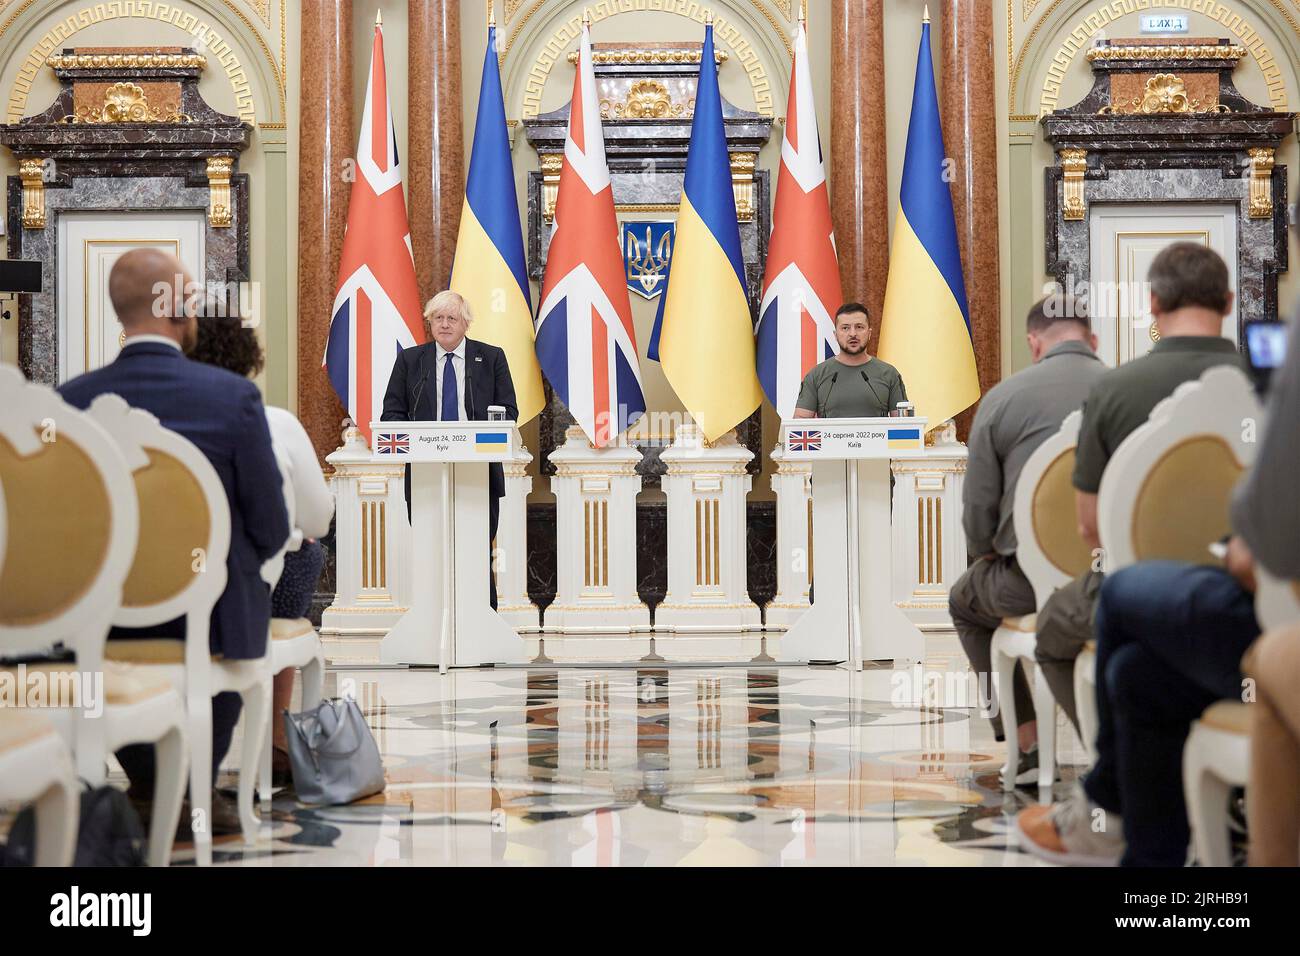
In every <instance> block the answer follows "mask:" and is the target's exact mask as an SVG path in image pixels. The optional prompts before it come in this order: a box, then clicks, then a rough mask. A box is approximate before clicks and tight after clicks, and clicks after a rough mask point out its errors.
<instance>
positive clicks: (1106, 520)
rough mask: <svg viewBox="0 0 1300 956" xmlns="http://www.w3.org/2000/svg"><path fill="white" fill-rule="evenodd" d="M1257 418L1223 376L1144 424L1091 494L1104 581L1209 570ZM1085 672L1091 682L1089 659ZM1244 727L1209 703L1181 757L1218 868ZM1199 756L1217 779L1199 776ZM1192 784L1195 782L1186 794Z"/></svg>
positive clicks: (1242, 716)
mask: <svg viewBox="0 0 1300 956" xmlns="http://www.w3.org/2000/svg"><path fill="white" fill-rule="evenodd" d="M1261 414H1262V413H1261V409H1260V406H1259V402H1258V400H1257V399H1256V397H1255V392H1254V389H1253V388H1252V387H1251V384H1250V380H1249V379H1247V378H1246V376H1245V375H1244V374H1243V373H1242V372H1241V371H1239V370H1238V369H1235V368H1232V367H1230V366H1217V367H1215V368H1212V369H1209V370H1208V371H1207V372H1205V374H1203V375H1202V376H1201V377H1200V379H1199V380H1197V381H1195V382H1184V383H1183V384H1182V385H1179V386H1178V388H1176V389H1175V390H1174V392H1173V394H1172V395H1170V396H1169V397H1168V398H1166V399H1164V400H1163V401H1162V402H1160V404H1158V405H1157V406H1156V407H1155V408H1154V409H1152V411H1151V416H1150V418H1148V419H1147V421H1146V423H1145V424H1143V425H1142V426H1140V427H1139V428H1137V429H1135V430H1134V431H1133V432H1132V434H1130V435H1129V436H1128V437H1127V438H1126V439H1124V441H1123V442H1121V443H1120V446H1119V447H1118V448H1117V449H1115V453H1114V454H1113V455H1112V456H1111V459H1110V461H1109V462H1108V463H1107V465H1106V471H1105V473H1104V474H1103V475H1102V478H1101V487H1100V488H1099V489H1098V494H1097V531H1098V536H1099V537H1100V538H1101V546H1102V551H1103V554H1104V556H1105V558H1104V559H1105V570H1106V571H1107V572H1108V573H1110V572H1114V571H1118V570H1120V569H1121V568H1124V567H1127V566H1128V565H1130V564H1134V563H1136V562H1138V561H1151V560H1157V559H1166V560H1176V561H1190V562H1193V563H1196V564H1208V563H1210V562H1211V561H1212V560H1213V559H1212V558H1211V556H1210V553H1209V546H1210V544H1211V543H1213V542H1215V541H1217V540H1219V539H1220V538H1222V537H1223V536H1224V535H1225V534H1227V533H1228V532H1229V531H1230V530H1231V529H1230V524H1229V514H1228V512H1229V506H1230V503H1231V500H1232V491H1233V489H1234V488H1235V487H1236V485H1237V483H1238V481H1239V480H1240V479H1241V476H1242V474H1243V473H1244V472H1245V470H1246V469H1247V468H1249V467H1250V466H1251V465H1252V464H1253V463H1254V460H1255V452H1256V450H1257V444H1256V442H1255V441H1254V435H1253V434H1252V430H1251V429H1249V428H1248V427H1247V423H1248V422H1251V421H1253V422H1256V423H1258V422H1259V421H1260V420H1261ZM1248 439H1249V440H1248ZM1092 666H1093V668H1094V675H1093V679H1094V682H1095V666H1096V664H1095V659H1094V661H1093V664H1092ZM1092 704H1093V706H1094V707H1095V706H1096V702H1095V696H1094V698H1093V700H1092ZM1094 713H1095V711H1094ZM1247 719H1248V714H1246V713H1245V712H1244V710H1241V709H1239V708H1238V707H1237V706H1235V704H1234V702H1233V701H1221V702H1219V703H1216V704H1215V705H1213V706H1212V707H1210V708H1208V709H1207V710H1206V712H1205V714H1204V715H1202V718H1201V720H1200V721H1198V722H1197V724H1194V725H1193V726H1194V730H1193V734H1192V738H1194V739H1189V741H1188V745H1189V746H1188V748H1185V749H1184V752H1183V754H1184V769H1183V778H1184V786H1185V789H1186V796H1187V800H1188V808H1189V813H1192V812H1193V811H1192V807H1193V804H1195V803H1196V802H1197V801H1198V799H1200V800H1202V801H1205V802H1206V803H1207V804H1211V803H1212V804H1214V805H1215V809H1214V812H1215V814H1217V817H1218V819H1219V820H1220V821H1221V822H1222V827H1221V829H1222V840H1221V847H1217V846H1216V850H1215V852H1214V854H1213V856H1214V859H1215V860H1216V862H1221V863H1225V864H1226V863H1227V862H1228V860H1227V856H1228V835H1227V806H1228V798H1227V793H1228V789H1229V788H1230V787H1231V786H1233V785H1234V784H1233V783H1232V781H1238V780H1239V781H1240V783H1238V784H1236V785H1242V784H1244V783H1245V772H1246V766H1247V764H1248V756H1249V738H1248V737H1247V736H1245V734H1246V727H1247ZM1094 726H1095V721H1094ZM1197 726H1199V727H1200V729H1199V732H1198V731H1197V729H1196V728H1197ZM1198 755H1204V756H1205V758H1206V759H1207V760H1209V762H1210V764H1212V765H1213V766H1215V767H1217V768H1218V771H1217V773H1211V772H1208V771H1206V770H1205V769H1204V767H1203V766H1202V763H1201V762H1200V760H1199V757H1198ZM1189 758H1190V759H1191V760H1192V761H1193V764H1194V766H1193V768H1192V769H1191V770H1189V769H1188V766H1187V762H1188V759H1189ZM1193 776H1194V777H1195V778H1196V782H1195V783H1193V784H1191V785H1189V783H1188V781H1190V780H1192V777H1193ZM1218 796H1222V798H1223V799H1222V800H1217V799H1216V798H1217V797H1218ZM1195 812H1197V813H1202V814H1203V813H1204V812H1205V811H1204V810H1197V811H1195ZM1193 826H1194V828H1195V827H1196V824H1194V825H1193ZM1202 828H1203V826H1202ZM1220 849H1221V852H1219V851H1220ZM1202 860H1203V862H1205V858H1202Z"/></svg>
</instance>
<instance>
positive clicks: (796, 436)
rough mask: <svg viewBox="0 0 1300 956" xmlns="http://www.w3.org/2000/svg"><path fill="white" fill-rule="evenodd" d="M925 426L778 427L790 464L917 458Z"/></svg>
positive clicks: (889, 421)
mask: <svg viewBox="0 0 1300 956" xmlns="http://www.w3.org/2000/svg"><path fill="white" fill-rule="evenodd" d="M805 423H806V424H805ZM925 424H926V423H925V419H923V418H840V419H830V418H822V419H816V418H806V419H795V420H793V421H788V422H785V423H783V425H782V428H783V430H784V434H783V440H784V442H785V456H786V458H788V459H790V460H792V461H816V460H818V459H833V458H834V459H840V460H848V459H853V458H920V457H923V456H924V454H925Z"/></svg>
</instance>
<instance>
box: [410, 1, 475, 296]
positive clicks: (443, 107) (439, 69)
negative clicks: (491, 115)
mask: <svg viewBox="0 0 1300 956" xmlns="http://www.w3.org/2000/svg"><path fill="white" fill-rule="evenodd" d="M407 21H408V24H409V31H410V32H409V34H408V50H409V58H410V67H409V74H408V80H407V82H408V84H409V90H410V94H409V95H410V103H409V106H408V116H409V118H410V146H409V149H408V151H409V153H410V156H411V165H410V167H409V168H410V174H409V179H408V193H407V197H408V198H407V204H408V207H409V209H410V219H411V245H412V246H413V247H414V249H415V273H416V276H417V277H418V279H419V282H420V295H421V301H427V300H428V299H429V298H430V297H431V296H432V295H433V294H434V293H435V292H438V291H439V290H441V289H445V288H447V282H448V280H449V279H450V278H451V258H452V254H453V253H454V252H455V249H456V233H457V230H458V229H459V228H460V209H461V204H462V202H463V201H464V196H465V176H464V149H465V144H464V133H463V124H462V117H461V110H462V107H461V75H460V74H461V61H460V0H408V3H407Z"/></svg>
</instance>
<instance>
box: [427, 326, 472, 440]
mask: <svg viewBox="0 0 1300 956" xmlns="http://www.w3.org/2000/svg"><path fill="white" fill-rule="evenodd" d="M436 350H437V353H438V363H437V365H436V367H435V370H436V373H437V376H438V380H437V394H435V395H434V402H433V413H434V415H436V416H437V417H438V419H439V420H441V418H442V374H443V371H444V370H445V369H446V367H447V356H448V355H454V356H455V358H453V359H452V360H451V365H452V368H454V369H455V370H456V414H457V417H458V418H459V420H460V421H462V422H464V421H469V416H468V415H466V414H465V339H461V340H460V344H459V345H457V346H456V348H455V349H454V350H452V351H451V352H448V351H447V350H446V349H444V348H443V347H442V346H441V345H438V346H436Z"/></svg>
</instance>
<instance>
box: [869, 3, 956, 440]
mask: <svg viewBox="0 0 1300 956" xmlns="http://www.w3.org/2000/svg"><path fill="white" fill-rule="evenodd" d="M946 155H947V154H946V153H945V152H944V148H943V130H942V129H941V128H940V126H939V98H938V96H937V95H936V94H935V89H934V65H933V64H932V63H931V60H930V18H929V16H928V14H927V16H926V19H925V22H924V23H923V24H922V26H921V50H920V53H918V54H917V60H916V86H915V89H914V90H913V92H912V118H911V120H910V121H909V123H908V127H907V155H906V158H905V159H904V161H903V184H902V189H901V195H900V201H899V208H898V218H897V219H896V220H895V221H894V240H893V245H892V246H891V247H890V252H889V282H888V285H887V286H886V288H885V314H884V316H883V317H882V318H881V324H880V349H879V352H880V357H881V358H882V359H884V360H885V361H886V362H889V363H890V364H891V365H893V366H895V367H896V368H897V369H898V371H899V372H900V373H901V374H902V376H903V381H904V382H906V383H907V397H908V398H909V399H911V401H912V403H913V404H914V405H915V406H916V414H917V415H918V416H923V417H925V418H927V419H929V428H937V427H938V426H939V425H942V424H943V423H944V422H945V421H947V420H948V419H950V418H952V417H953V416H954V415H956V414H957V413H958V412H960V411H961V410H962V409H964V408H968V407H970V406H971V405H973V404H974V403H975V402H977V401H979V397H980V385H979V376H978V375H977V374H976V371H975V349H974V346H973V345H972V344H971V334H970V312H969V308H968V306H967V304H966V283H965V282H964V281H963V280H962V274H961V255H960V253H959V252H958V248H957V225H956V221H955V219H954V218H953V213H952V194H951V193H950V192H949V191H948V183H947V182H945V181H944V175H943V173H944V163H945V157H946Z"/></svg>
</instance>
